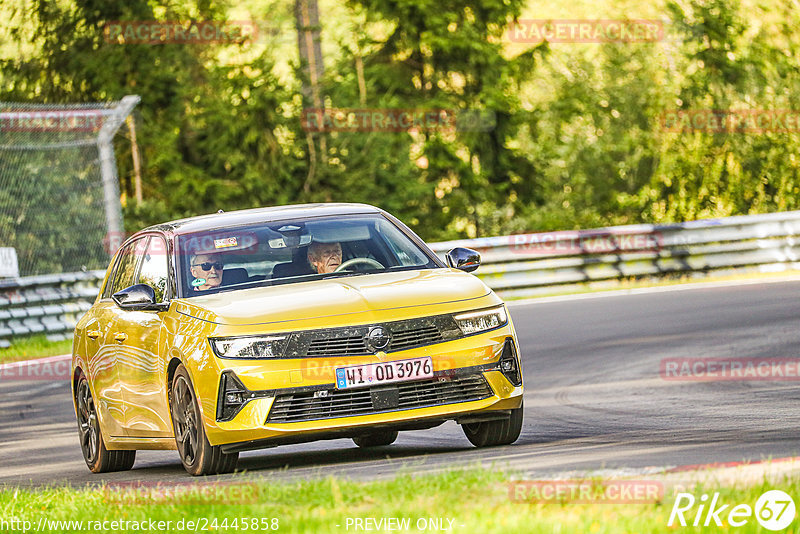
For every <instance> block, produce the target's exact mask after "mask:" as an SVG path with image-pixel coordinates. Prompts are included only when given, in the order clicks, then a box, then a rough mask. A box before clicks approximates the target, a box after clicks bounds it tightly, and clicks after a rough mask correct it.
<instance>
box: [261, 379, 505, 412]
mask: <svg viewBox="0 0 800 534" xmlns="http://www.w3.org/2000/svg"><path fill="white" fill-rule="evenodd" d="M392 390H396V391H392ZM315 393H316V394H318V393H319V392H307V393H298V394H294V395H279V396H278V397H277V398H276V399H275V402H274V403H273V405H272V410H270V413H269V417H267V423H295V422H299V421H312V420H314V419H330V418H333V417H348V416H354V415H368V414H372V413H381V412H392V411H396V410H408V409H412V408H424V407H427V406H440V405H443V404H453V403H457V402H468V401H475V400H481V399H485V398H488V397H491V396H492V389H491V388H490V387H489V384H488V383H487V382H486V379H485V378H483V375H482V374H473V375H467V376H462V377H454V378H452V379H446V380H444V381H440V379H439V378H433V379H427V380H419V381H416V382H400V383H397V384H387V385H382V386H372V387H368V388H363V389H353V390H349V389H335V390H329V391H327V395H326V396H324V397H323V396H315ZM387 393H389V395H388V397H389V398H391V399H393V400H391V401H390V402H389V404H388V405H387V404H386V397H387V395H386V394H387ZM376 401H377V402H379V403H381V405H382V406H384V407H383V408H376V406H375V404H376Z"/></svg>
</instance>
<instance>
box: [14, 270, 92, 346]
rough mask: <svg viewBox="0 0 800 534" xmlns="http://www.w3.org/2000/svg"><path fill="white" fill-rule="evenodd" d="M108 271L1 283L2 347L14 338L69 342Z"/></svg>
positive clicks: (30, 278)
mask: <svg viewBox="0 0 800 534" xmlns="http://www.w3.org/2000/svg"><path fill="white" fill-rule="evenodd" d="M104 275H105V271H88V272H79V273H65V274H48V275H41V276H29V277H25V278H17V279H7V280H0V347H8V346H9V345H10V343H11V338H24V337H29V336H31V335H36V334H43V335H45V336H47V338H48V339H50V340H52V341H55V340H59V339H68V338H70V337H71V336H72V330H73V329H74V328H75V324H76V323H77V322H78V319H80V317H81V315H83V313H84V312H85V311H86V310H88V309H89V308H90V307H91V305H92V302H94V299H95V297H97V291H98V288H99V287H100V283H101V282H102V281H103V276H104Z"/></svg>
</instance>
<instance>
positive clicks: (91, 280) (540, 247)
mask: <svg viewBox="0 0 800 534" xmlns="http://www.w3.org/2000/svg"><path fill="white" fill-rule="evenodd" d="M431 247H432V248H433V250H434V251H435V252H436V253H437V254H439V255H440V256H442V257H444V255H445V254H446V252H447V251H448V250H450V249H452V248H454V247H468V248H473V249H476V250H478V251H479V252H480V253H481V257H482V265H481V267H480V269H478V271H476V273H475V274H476V275H477V276H478V277H480V278H481V279H482V280H483V281H484V282H486V284H487V285H489V287H491V288H492V289H494V290H495V291H497V292H498V293H499V294H500V295H501V296H503V297H505V298H516V297H529V296H536V295H541V294H544V293H554V292H559V291H567V290H570V289H572V288H574V287H582V286H584V285H585V284H587V283H603V282H615V281H617V280H621V279H631V278H651V277H664V276H675V275H686V274H689V275H704V274H706V273H709V272H720V271H725V270H737V271H740V270H742V269H744V270H757V271H761V272H776V271H786V270H793V269H797V270H800V211H792V212H783V213H772V214H767V215H747V216H739V217H727V218H723V219H707V220H699V221H691V222H687V223H681V224H669V225H643V224H639V225H630V226H614V227H609V228H597V229H592V230H578V231H562V232H545V233H535V234H519V235H511V236H502V237H488V238H480V239H466V240H459V241H447V242H443V243H434V244H432V245H431ZM103 275H104V272H103V271H90V272H85V273H67V274H54V275H45V276H33V277H27V278H19V279H10V280H0V347H4V346H5V347H7V346H9V343H10V339H11V338H18V337H26V336H30V335H35V334H45V335H47V336H48V337H49V338H50V339H64V338H68V337H69V336H70V335H71V332H72V330H73V328H74V327H75V323H76V322H77V320H78V319H79V318H80V316H81V315H82V314H83V312H84V311H86V310H87V309H89V307H90V306H91V304H92V302H93V301H94V299H95V297H96V296H97V291H98V288H99V285H100V283H101V282H102V278H103Z"/></svg>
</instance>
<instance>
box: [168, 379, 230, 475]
mask: <svg viewBox="0 0 800 534" xmlns="http://www.w3.org/2000/svg"><path fill="white" fill-rule="evenodd" d="M169 409H170V414H171V417H172V429H173V430H174V432H175V443H176V445H177V446H178V454H180V456H181V463H182V464H183V467H184V468H185V469H186V471H188V472H189V474H191V475H194V476H200V475H217V474H221V473H231V472H233V470H235V469H236V463H237V462H238V461H239V453H238V452H234V453H231V454H226V453H224V452H222V449H221V448H220V447H219V446H212V445H211V444H210V443H209V442H208V438H207V437H206V431H205V428H204V427H203V421H202V419H201V416H200V408H199V407H198V404H197V398H196V397H195V393H194V388H193V387H192V381H191V379H190V378H189V372H188V371H187V370H186V367H184V366H183V364H181V365H179V366H178V368H177V369H176V370H175V377H174V378H173V379H172V384H170V388H169Z"/></svg>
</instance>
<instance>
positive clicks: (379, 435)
mask: <svg viewBox="0 0 800 534" xmlns="http://www.w3.org/2000/svg"><path fill="white" fill-rule="evenodd" d="M396 439H397V430H382V431H380V432H373V433H372V434H365V435H363V436H358V437H355V438H353V441H354V442H355V444H356V445H358V446H359V447H362V448H364V447H381V446H383V445H391V444H392V443H394V441H395V440H396Z"/></svg>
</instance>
